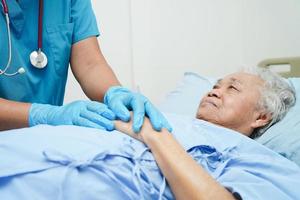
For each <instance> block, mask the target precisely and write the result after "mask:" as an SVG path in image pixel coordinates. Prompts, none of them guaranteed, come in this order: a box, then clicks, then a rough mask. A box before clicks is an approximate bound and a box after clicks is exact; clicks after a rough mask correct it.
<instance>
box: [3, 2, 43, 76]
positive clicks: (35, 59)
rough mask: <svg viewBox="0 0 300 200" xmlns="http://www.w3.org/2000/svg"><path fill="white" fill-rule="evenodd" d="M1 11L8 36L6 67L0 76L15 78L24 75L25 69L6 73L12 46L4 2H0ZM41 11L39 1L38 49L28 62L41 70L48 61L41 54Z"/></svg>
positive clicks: (41, 7) (6, 8) (41, 5)
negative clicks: (0, 4) (0, 5)
mask: <svg viewBox="0 0 300 200" xmlns="http://www.w3.org/2000/svg"><path fill="white" fill-rule="evenodd" d="M1 1H2V6H3V11H4V14H5V18H6V28H7V36H8V61H7V64H6V67H5V68H4V69H3V70H2V69H0V75H5V76H15V75H17V74H23V73H25V69H24V68H23V67H20V68H19V69H18V71H16V72H14V73H7V72H6V71H7V70H8V69H9V67H10V64H11V57H12V44H11V32H10V24H9V23H10V22H9V14H8V7H7V3H6V0H1ZM43 11H44V1H43V0H39V21H38V49H37V50H36V51H33V52H32V53H31V54H30V56H29V59H30V62H31V64H32V65H33V66H34V67H36V68H38V69H43V68H45V67H46V65H47V63H48V59H47V56H46V54H44V53H43V52H42V47H43V42H42V33H43Z"/></svg>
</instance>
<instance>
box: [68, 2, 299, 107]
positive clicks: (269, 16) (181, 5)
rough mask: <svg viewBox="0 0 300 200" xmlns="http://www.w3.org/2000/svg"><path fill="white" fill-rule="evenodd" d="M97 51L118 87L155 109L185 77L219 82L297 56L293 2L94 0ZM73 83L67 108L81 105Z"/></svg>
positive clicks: (80, 95)
mask: <svg viewBox="0 0 300 200" xmlns="http://www.w3.org/2000/svg"><path fill="white" fill-rule="evenodd" d="M92 3H93V6H94V10H95V13H96V17H97V20H98V25H99V28H100V30H101V34H102V35H101V37H100V38H99V41H100V45H101V48H102V50H103V53H104V55H105V56H106V58H107V60H108V62H109V63H110V65H111V66H112V68H113V69H114V71H115V72H116V74H117V75H118V77H119V79H120V81H121V82H122V83H123V85H125V86H127V87H130V88H132V89H137V88H139V90H141V92H142V93H144V94H145V95H146V96H148V97H149V98H150V99H151V100H152V101H154V102H155V103H158V102H159V101H160V100H161V98H162V97H163V95H164V94H166V92H168V91H169V90H171V89H172V88H174V87H175V85H176V82H177V81H178V80H180V78H181V77H182V75H183V73H184V72H185V71H194V72H197V73H199V74H202V75H205V76H222V75H224V74H227V73H230V72H233V71H235V70H237V69H238V68H240V67H241V66H250V65H255V64H257V62H259V61H260V60H262V59H265V58H270V57H282V56H299V55H300V40H299V35H300V29H299V28H298V27H300V12H299V10H300V1H298V0H122V1H120V0H110V1H106V0H92ZM83 98H85V97H84V94H83V93H82V92H81V91H80V88H79V86H78V84H76V82H75V80H74V77H72V76H70V78H69V79H68V84H67V93H66V99H65V102H70V101H72V100H76V99H83Z"/></svg>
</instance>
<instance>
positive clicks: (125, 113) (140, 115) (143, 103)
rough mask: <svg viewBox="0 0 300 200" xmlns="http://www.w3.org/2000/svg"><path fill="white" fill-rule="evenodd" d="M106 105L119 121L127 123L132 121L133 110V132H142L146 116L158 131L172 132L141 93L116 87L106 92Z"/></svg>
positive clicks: (166, 122)
mask: <svg viewBox="0 0 300 200" xmlns="http://www.w3.org/2000/svg"><path fill="white" fill-rule="evenodd" d="M104 103H105V104H106V105H107V106H108V107H109V109H111V110H112V111H113V112H114V113H115V115H116V116H117V117H118V118H119V119H121V120H122V121H125V122H127V121H129V120H130V112H129V111H131V110H132V111H133V131H134V132H136V133H138V132H139V131H140V130H141V127H142V125H143V123H144V117H145V115H147V116H148V117H149V119H150V122H151V124H152V127H153V128H154V129H155V130H156V131H160V130H161V129H162V128H166V129H168V130H169V131H170V132H171V131H172V127H171V126H170V125H169V123H168V121H167V120H166V119H165V117H164V116H163V115H162V114H161V113H160V112H159V110H158V109H156V108H155V107H154V105H153V104H152V103H151V102H150V101H149V100H148V99H147V98H146V97H145V96H143V95H141V94H140V93H135V92H131V91H130V90H128V89H126V88H124V87H120V86H114V87H111V88H109V90H108V91H107V92H106V94H105V96H104Z"/></svg>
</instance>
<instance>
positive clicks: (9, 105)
mask: <svg viewBox="0 0 300 200" xmlns="http://www.w3.org/2000/svg"><path fill="white" fill-rule="evenodd" d="M29 109H30V104H28V103H20V102H15V101H9V100H6V99H2V98H0V131H3V130H9V129H14V128H23V127H27V126H28V113H29Z"/></svg>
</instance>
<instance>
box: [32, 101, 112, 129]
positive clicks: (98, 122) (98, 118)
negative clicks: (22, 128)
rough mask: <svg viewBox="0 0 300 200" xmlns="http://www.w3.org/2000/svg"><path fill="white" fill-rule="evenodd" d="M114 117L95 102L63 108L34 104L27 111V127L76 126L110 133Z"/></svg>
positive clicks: (104, 106)
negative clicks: (46, 125) (104, 130)
mask: <svg viewBox="0 0 300 200" xmlns="http://www.w3.org/2000/svg"><path fill="white" fill-rule="evenodd" d="M115 117H116V116H115V114H114V113H113V112H112V111H111V110H109V109H108V108H107V106H106V105H105V104H102V103H99V102H95V101H75V102H72V103H70V104H67V105H64V106H52V105H48V104H36V103H34V104H32V105H31V108H30V111H29V126H35V125H38V124H49V125H77V126H85V127H91V128H99V129H106V130H108V131H111V130H113V129H114V123H113V121H112V120H114V119H115Z"/></svg>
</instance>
